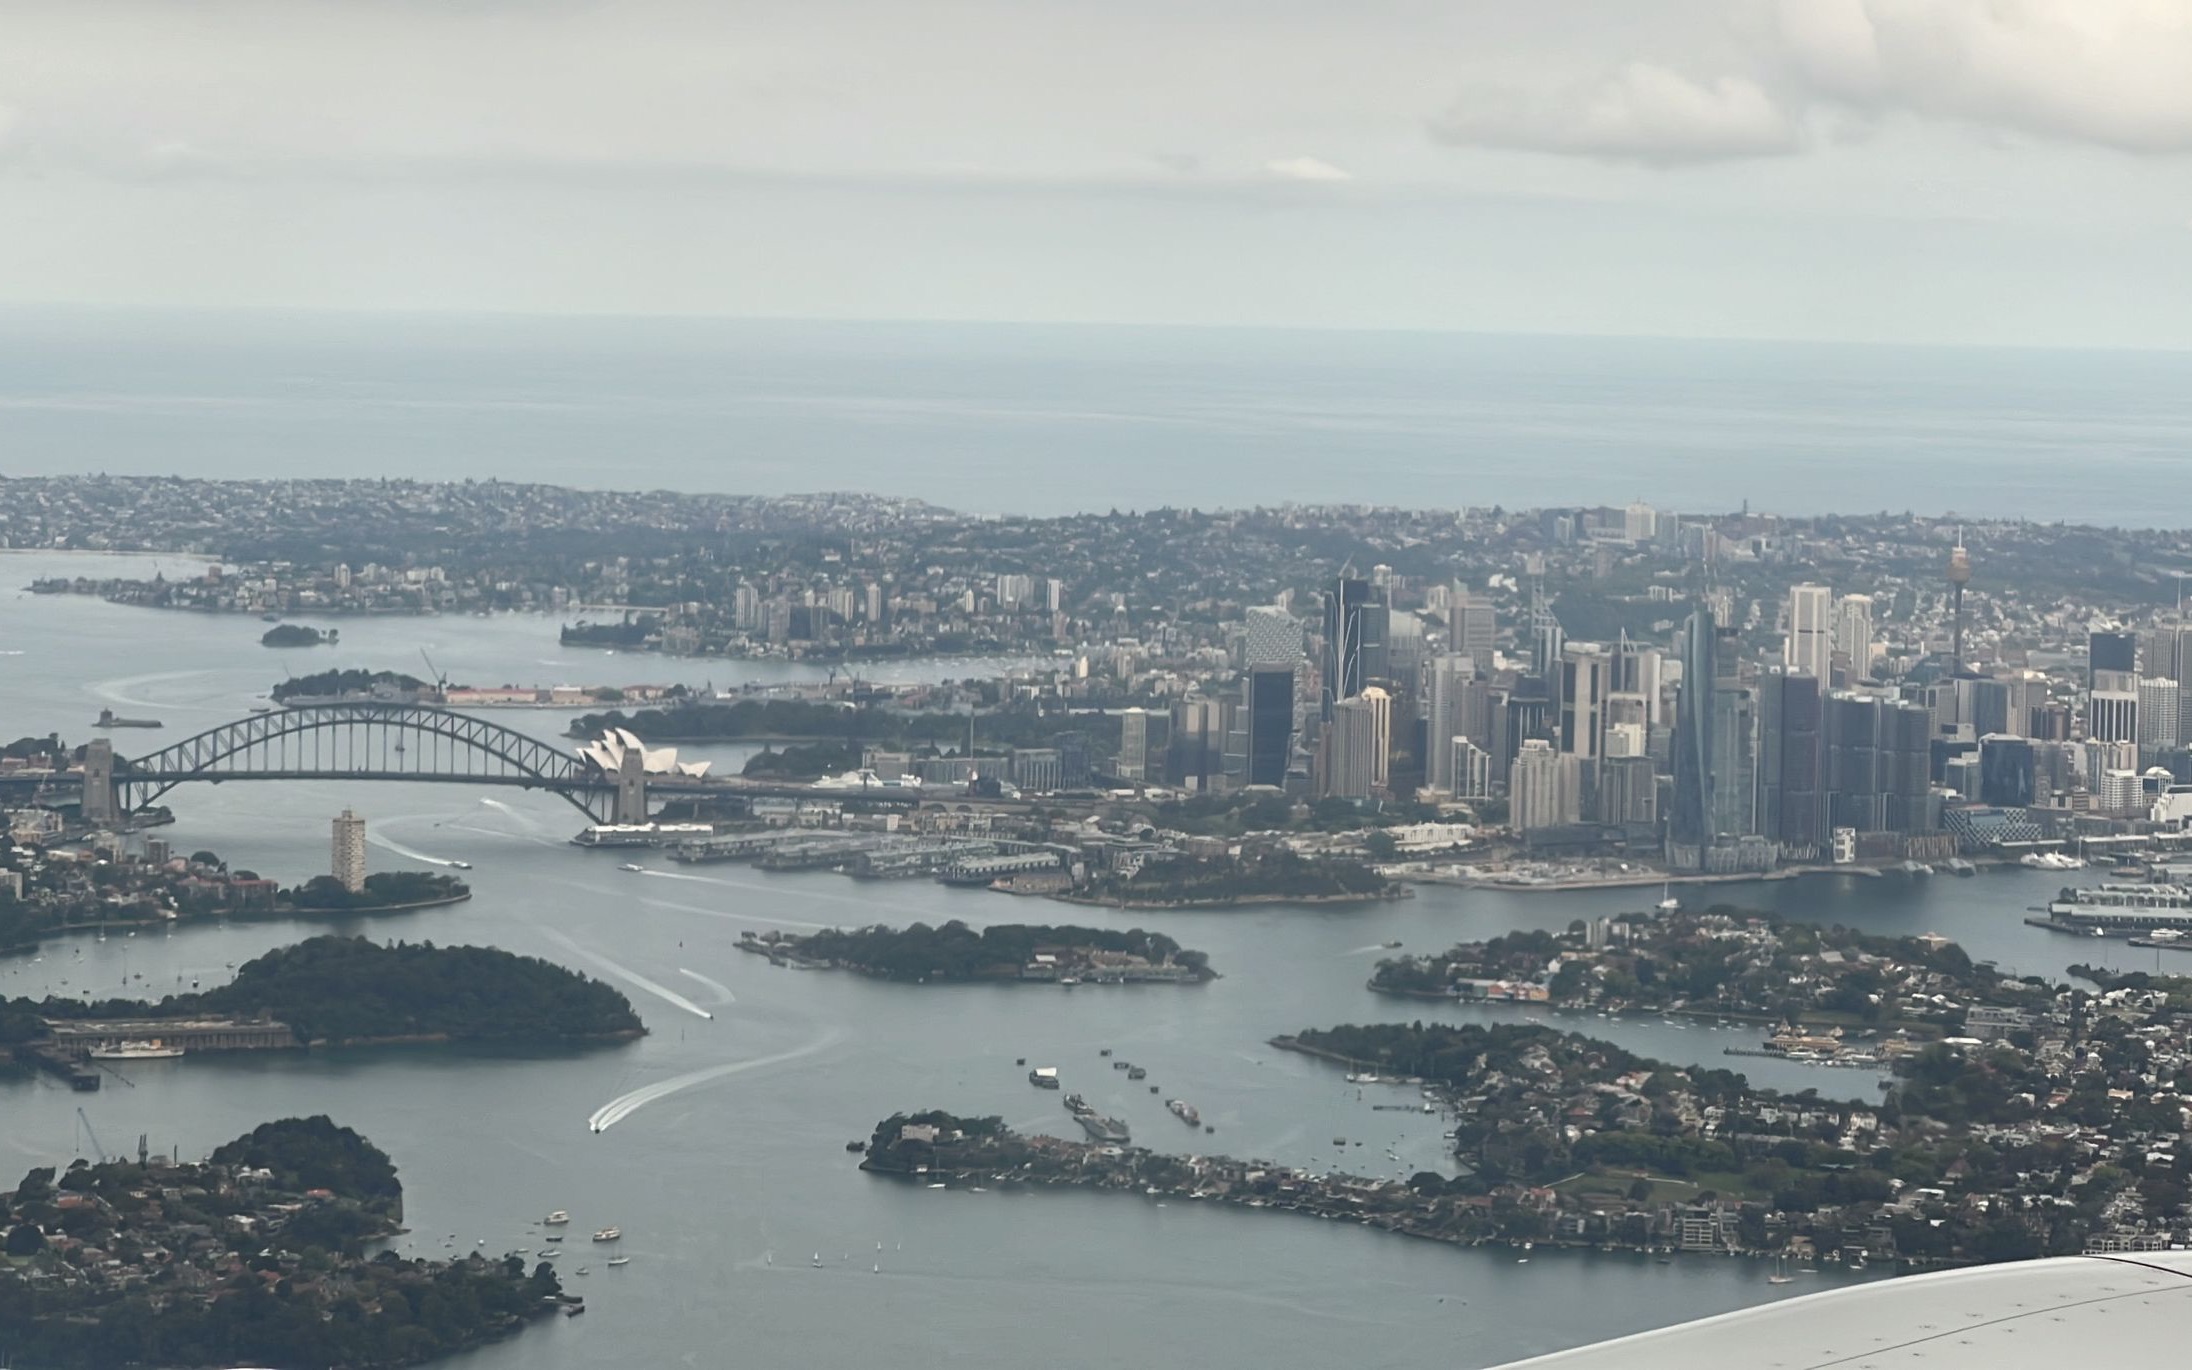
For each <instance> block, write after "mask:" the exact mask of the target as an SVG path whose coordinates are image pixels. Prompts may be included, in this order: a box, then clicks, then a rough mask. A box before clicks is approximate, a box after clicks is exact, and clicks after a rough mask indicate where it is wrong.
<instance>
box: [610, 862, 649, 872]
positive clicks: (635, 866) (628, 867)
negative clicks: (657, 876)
mask: <svg viewBox="0 0 2192 1370" xmlns="http://www.w3.org/2000/svg"><path fill="white" fill-rule="evenodd" d="M617 869H618V870H620V871H644V870H646V869H647V868H646V867H645V866H642V865H640V864H639V863H637V862H636V861H627V862H625V863H624V864H623V865H621V866H619V867H617Z"/></svg>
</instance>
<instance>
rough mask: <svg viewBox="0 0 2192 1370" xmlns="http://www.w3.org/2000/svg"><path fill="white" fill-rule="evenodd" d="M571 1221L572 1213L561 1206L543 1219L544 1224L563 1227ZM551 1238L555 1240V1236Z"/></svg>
mask: <svg viewBox="0 0 2192 1370" xmlns="http://www.w3.org/2000/svg"><path fill="white" fill-rule="evenodd" d="M569 1221H571V1215H570V1214H568V1213H566V1212H564V1211H563V1210H562V1209H560V1208H559V1209H557V1210H556V1211H555V1212H553V1213H551V1214H549V1215H548V1216H547V1217H545V1218H542V1219H541V1223H542V1225H543V1226H547V1227H561V1226H563V1225H564V1224H565V1223H567V1222H569ZM549 1240H550V1241H554V1240H555V1238H553V1237H551V1238H549Z"/></svg>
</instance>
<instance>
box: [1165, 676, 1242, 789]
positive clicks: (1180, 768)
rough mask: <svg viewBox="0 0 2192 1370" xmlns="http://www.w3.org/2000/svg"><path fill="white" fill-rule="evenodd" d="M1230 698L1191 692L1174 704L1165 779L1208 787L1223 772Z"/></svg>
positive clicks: (1185, 785)
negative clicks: (1228, 700)
mask: <svg viewBox="0 0 2192 1370" xmlns="http://www.w3.org/2000/svg"><path fill="white" fill-rule="evenodd" d="M1226 708H1227V701H1225V700H1223V699H1220V698H1217V697H1216V696H1214V695H1200V694H1191V695H1189V696H1187V698H1185V699H1182V700H1180V701H1179V702H1178V703H1176V704H1174V705H1173V706H1172V727H1171V729H1170V732H1169V736H1168V737H1167V738H1166V740H1165V782H1166V783H1167V784H1172V785H1179V786H1182V787H1183V788H1186V789H1190V790H1197V791H1201V790H1208V789H1210V788H1212V787H1213V782H1215V781H1216V780H1217V779H1218V778H1219V777H1221V776H1223V774H1224V760H1223V758H1224V755H1225V744H1226V731H1227V728H1226V717H1225V715H1226Z"/></svg>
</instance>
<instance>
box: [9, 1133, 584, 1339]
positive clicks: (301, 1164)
mask: <svg viewBox="0 0 2192 1370" xmlns="http://www.w3.org/2000/svg"><path fill="white" fill-rule="evenodd" d="M403 1216H404V1213H403V1186H402V1185H401V1183H400V1182H399V1181H398V1180H397V1178H396V1169H395V1166H394V1165H393V1164H392V1163H391V1162H390V1160H389V1158H388V1157H387V1155H386V1154H385V1153H383V1152H382V1151H381V1150H380V1149H379V1148H377V1147H375V1146H374V1145H373V1144H372V1143H371V1142H369V1141H367V1140H366V1139H365V1138H364V1137H362V1136H360V1135H359V1134H358V1133H356V1132H354V1131H352V1130H351V1129H349V1128H347V1127H342V1126H339V1125H337V1124H336V1123H335V1122H333V1121H332V1120H331V1119H329V1118H326V1117H324V1116H316V1117H311V1118H288V1119H283V1120H281V1121H279V1122H271V1123H265V1124H262V1125H261V1126H259V1127H257V1128H255V1129H253V1130H252V1131H251V1132H249V1133H247V1134H246V1135H244V1136H242V1137H239V1138H237V1139H236V1140H235V1141H232V1142H229V1143H228V1144H226V1145H224V1146H221V1147H219V1148H217V1149H215V1150H214V1152H213V1153H212V1155H211V1156H209V1157H208V1158H207V1159H206V1160H204V1161H202V1162H195V1163H193V1162H185V1161H180V1160H175V1159H170V1158H168V1157H165V1156H159V1155H155V1154H152V1153H151V1152H150V1150H149V1149H148V1148H147V1147H146V1146H145V1145H144V1144H143V1143H142V1142H140V1144H139V1148H138V1153H137V1157H136V1159H135V1160H130V1159H128V1158H126V1157H113V1158H108V1157H105V1156H104V1155H103V1154H102V1156H101V1158H100V1159H99V1160H98V1161H97V1162H96V1163H91V1162H85V1161H81V1160H79V1161H77V1162H75V1163H73V1164H72V1165H70V1166H69V1167H68V1168H67V1169H66V1170H57V1169H55V1168H52V1167H41V1168H39V1169H35V1170H32V1171H31V1172H30V1173H29V1174H27V1175H26V1176H24V1177H23V1180H22V1182H21V1183H20V1184H18V1185H17V1186H16V1187H15V1189H14V1191H13V1192H12V1193H7V1194H0V1329H4V1330H0V1353H4V1354H5V1356H6V1358H7V1359H8V1360H9V1362H10V1363H12V1364H15V1365H23V1366H31V1365H36V1366H43V1367H54V1368H55V1370H99V1368H100V1367H105V1366H116V1365H160V1366H173V1367H178V1368H179V1370H196V1368H197V1367H216V1366H230V1365H299V1366H302V1365H341V1366H349V1367H354V1368H355V1370H380V1368H381V1367H395V1366H407V1365H417V1364H420V1363H422V1362H425V1361H428V1360H432V1359H436V1358H439V1357H442V1356H447V1355H451V1354H454V1353H456V1352H459V1351H463V1350H467V1349H470V1348H472V1347H476V1346H481V1345H484V1344H486V1343H488V1342H490V1341H494V1340H497V1339H499V1338H502V1337H506V1336H510V1335H512V1334H514V1333H516V1332H518V1331H519V1330H521V1329H522V1328H524V1327H525V1326H526V1325H527V1324H528V1323H530V1322H532V1321H534V1320H536V1319H539V1318H542V1317H546V1316H549V1315H552V1314H554V1313H557V1312H559V1311H563V1312H568V1311H571V1310H572V1309H575V1308H578V1307H581V1306H583V1305H582V1304H581V1302H580V1301H579V1300H577V1299H576V1298H574V1297H572V1296H569V1295H566V1294H565V1293H564V1292H563V1288H562V1285H561V1283H560V1282H559V1281H558V1280H557V1278H556V1274H555V1269H554V1267H553V1266H552V1265H550V1264H549V1263H547V1262H540V1263H538V1264H536V1265H534V1266H533V1267H532V1268H531V1269H530V1270H528V1269H527V1266H526V1263H525V1261H524V1260H523V1259H522V1257H521V1256H520V1255H519V1254H517V1253H515V1252H512V1253H509V1254H507V1255H500V1256H488V1255H486V1254H484V1253H469V1254H466V1255H464V1256H461V1257H456V1256H452V1257H450V1258H448V1259H444V1260H438V1261H436V1260H425V1259H406V1258H404V1257H402V1256H400V1255H398V1254H396V1253H395V1252H394V1251H390V1250H385V1249H383V1250H380V1251H379V1252H378V1253H377V1254H368V1252H369V1249H370V1248H371V1246H373V1245H374V1244H378V1243H381V1242H384V1241H385V1240H387V1239H388V1238H390V1237H393V1236H395V1235H397V1234H399V1233H400V1232H401V1231H402V1230H403V1229H402V1222H403Z"/></svg>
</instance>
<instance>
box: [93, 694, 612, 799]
mask: <svg viewBox="0 0 2192 1370" xmlns="http://www.w3.org/2000/svg"><path fill="white" fill-rule="evenodd" d="M201 780H202V781H211V782H214V783H216V784H217V783H220V782H222V781H229V780H408V781H421V782H428V783H440V784H460V785H510V786H516V787H520V788H523V789H529V790H532V789H538V790H548V791H551V792H553V793H555V794H560V795H562V796H563V797H564V798H565V799H567V800H569V801H570V802H571V803H572V804H573V805H574V806H576V807H577V808H578V809H580V810H581V811H582V812H584V813H586V814H587V815H588V816H589V817H591V818H593V819H594V820H595V821H596V822H603V823H606V822H611V821H625V822H645V821H646V797H645V785H644V782H643V781H642V782H641V783H639V784H637V785H635V784H633V783H632V778H631V777H626V778H625V783H624V785H623V786H622V788H621V790H620V786H619V777H617V776H614V775H607V774H604V773H603V772H602V771H601V770H600V769H599V768H598V767H596V766H594V765H593V764H592V763H591V762H588V761H586V760H583V759H582V758H580V757H578V756H576V755H573V754H572V753H569V752H566V751H563V750H561V749H559V748H557V747H554V746H551V745H550V744H548V743H546V742H542V741H541V740H540V739H538V738H535V737H528V736H527V735H526V734H524V733H521V732H518V731H516V730H515V729H512V728H506V727H504V726H503V725H501V724H500V723H495V722H492V721H490V720H488V719H484V718H476V717H473V716H472V715H470V714H462V713H458V712H456V711H454V710H450V709H440V708H435V707H433V706H431V705H426V704H393V703H391V704H373V703H365V704H314V705H307V706H303V707H299V708H294V709H275V710H272V711H270V712H267V713H263V714H253V715H252V716H250V717H249V718H244V719H239V720H237V721H236V722H234V723H224V724H222V725H221V726H219V727H217V728H208V729H206V730H205V731H204V732H202V733H198V734H196V735H194V736H191V737H186V738H184V739H182V740H181V741H180V742H176V743H173V744H171V745H169V746H166V747H162V748H161V749H160V750H159V751H156V752H152V753H150V754H148V755H145V756H141V757H137V758H136V759H134V760H128V761H124V760H121V759H119V758H117V759H116V760H115V762H114V768H113V781H112V784H113V788H114V792H115V797H116V798H117V799H118V800H119V801H120V807H121V808H123V809H125V810H135V809H139V808H143V807H144V806H146V805H148V804H152V803H154V802H155V801H157V800H158V799H159V798H160V797H161V796H162V795H164V794H166V793H167V792H168V791H169V790H171V789H173V788H175V787H176V786H177V785H181V784H186V783H188V782H191V781H201ZM89 783H90V782H89V780H88V778H87V785H88V784H89ZM89 797H90V796H88V794H87V798H89ZM635 807H636V809H637V814H636V816H634V814H633V812H632V810H633V809H634V808H635Z"/></svg>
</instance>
